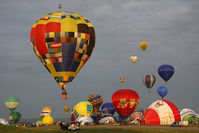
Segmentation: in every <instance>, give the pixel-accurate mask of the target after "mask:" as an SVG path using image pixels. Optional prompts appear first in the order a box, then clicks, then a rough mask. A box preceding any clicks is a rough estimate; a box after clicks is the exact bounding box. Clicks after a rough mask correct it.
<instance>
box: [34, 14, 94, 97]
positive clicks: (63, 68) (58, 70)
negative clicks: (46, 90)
mask: <svg viewBox="0 0 199 133" xmlns="http://www.w3.org/2000/svg"><path fill="white" fill-rule="evenodd" d="M30 40H31V46H32V48H33V50H34V52H35V54H36V55H37V57H38V58H39V60H40V61H41V62H42V64H43V65H44V66H45V67H46V69H47V70H48V71H49V72H50V74H51V75H52V77H53V78H54V79H55V80H56V81H57V83H58V84H59V86H60V88H61V89H62V90H63V92H66V91H65V89H64V88H65V86H66V85H67V83H69V82H71V81H72V80H73V79H74V78H75V76H76V75H77V73H78V72H79V71H80V69H81V68H82V67H83V66H84V64H85V63H86V62H87V61H88V59H89V57H90V56H91V54H92V51H93V48H94V45H95V30H94V28H93V25H92V24H91V23H90V21H89V20H87V19H86V18H84V17H82V16H80V15H78V14H75V13H72V12H55V13H50V14H48V15H45V16H43V17H42V18H40V19H39V20H38V21H36V22H35V23H34V25H33V26H32V29H31V33H30ZM64 98H65V99H66V98H67V97H64Z"/></svg>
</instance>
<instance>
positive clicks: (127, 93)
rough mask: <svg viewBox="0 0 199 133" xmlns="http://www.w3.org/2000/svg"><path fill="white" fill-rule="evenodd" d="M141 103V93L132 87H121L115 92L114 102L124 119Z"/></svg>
mask: <svg viewBox="0 0 199 133" xmlns="http://www.w3.org/2000/svg"><path fill="white" fill-rule="evenodd" d="M138 103H139V95H138V94H137V92H136V91H134V90H131V89H120V90H117V91H116V92H114V93H113V95H112V104H113V106H114V107H115V110H116V111H117V112H118V113H119V114H120V116H121V117H122V119H123V120H126V119H127V118H128V116H129V115H130V114H131V113H133V111H134V110H135V109H136V108H137V106H138Z"/></svg>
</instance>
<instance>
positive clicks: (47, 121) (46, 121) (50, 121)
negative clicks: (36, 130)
mask: <svg viewBox="0 0 199 133" xmlns="http://www.w3.org/2000/svg"><path fill="white" fill-rule="evenodd" d="M53 123H54V119H53V117H52V116H50V115H49V116H44V118H43V119H42V124H48V125H52V124H53Z"/></svg>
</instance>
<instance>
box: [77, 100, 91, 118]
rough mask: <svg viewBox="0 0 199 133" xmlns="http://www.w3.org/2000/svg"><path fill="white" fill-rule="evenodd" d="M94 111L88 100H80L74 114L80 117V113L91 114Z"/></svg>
mask: <svg viewBox="0 0 199 133" xmlns="http://www.w3.org/2000/svg"><path fill="white" fill-rule="evenodd" d="M92 113H93V106H92V104H91V103H90V102H88V101H80V102H79V103H77V104H76V105H75V106H74V108H73V114H74V115H75V116H76V117H78V116H80V115H86V116H91V114H92Z"/></svg>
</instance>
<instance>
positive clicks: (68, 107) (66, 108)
mask: <svg viewBox="0 0 199 133" xmlns="http://www.w3.org/2000/svg"><path fill="white" fill-rule="evenodd" d="M63 108H64V112H65V113H66V114H67V113H68V111H69V110H70V106H68V105H66V106H64V107H63Z"/></svg>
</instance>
